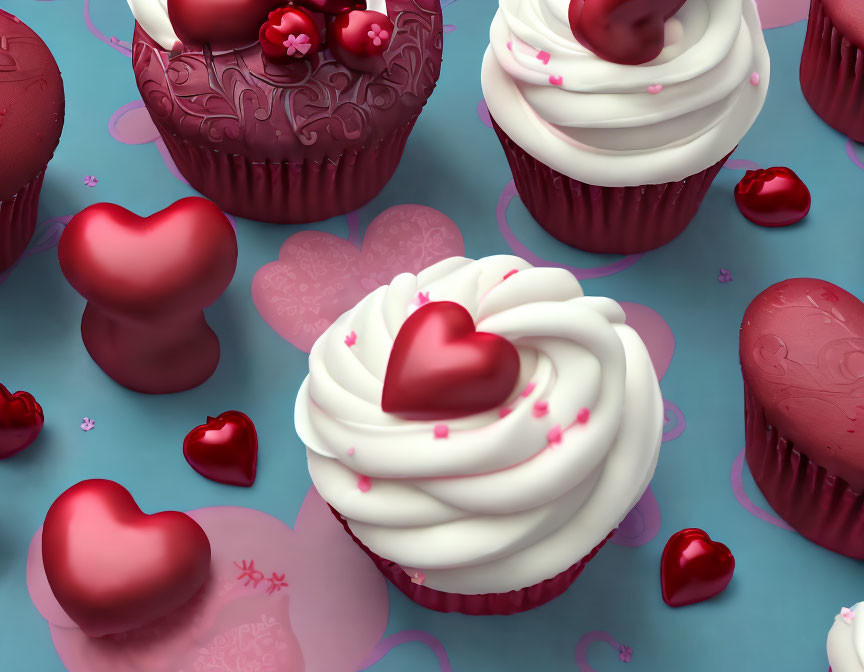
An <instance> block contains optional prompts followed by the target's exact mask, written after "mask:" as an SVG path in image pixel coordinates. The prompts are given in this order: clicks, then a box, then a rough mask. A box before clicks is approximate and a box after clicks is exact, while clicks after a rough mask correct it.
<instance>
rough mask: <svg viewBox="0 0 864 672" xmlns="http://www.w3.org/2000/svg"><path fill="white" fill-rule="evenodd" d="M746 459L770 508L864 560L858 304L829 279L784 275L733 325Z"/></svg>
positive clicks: (862, 357) (863, 310) (861, 310)
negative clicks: (737, 332)
mask: <svg viewBox="0 0 864 672" xmlns="http://www.w3.org/2000/svg"><path fill="white" fill-rule="evenodd" d="M740 354H741V369H742V373H743V376H744V417H745V425H746V440H747V449H746V457H747V463H748V465H749V466H750V471H751V473H752V474H753V479H754V480H755V481H756V484H757V485H758V486H759V488H760V489H761V490H762V494H763V495H765V498H766V499H767V500H768V502H769V504H771V506H772V507H773V509H774V510H775V511H776V512H777V514H778V515H779V516H780V517H781V518H783V519H784V520H785V521H786V522H788V523H789V524H790V525H792V527H794V528H795V529H796V530H798V531H799V532H800V533H801V534H802V535H803V536H805V537H807V538H808V539H810V540H811V541H813V542H815V543H817V544H819V545H820V546H824V547H825V548H828V549H830V550H832V551H835V552H837V553H842V554H843V555H848V556H851V557H854V558H861V559H864V422H862V424H861V425H859V424H858V421H859V420H862V418H864V304H862V303H861V302H860V301H859V300H858V299H857V298H856V297H854V296H852V295H851V294H849V293H848V292H846V291H844V290H843V289H841V288H840V287H837V286H835V285H832V284H831V283H829V282H824V281H822V280H812V279H800V278H799V279H794V280H786V281H784V282H781V283H779V284H776V285H774V286H772V287H769V288H768V289H766V290H765V291H764V292H762V293H761V294H760V295H759V296H757V297H756V298H755V299H754V300H753V302H752V303H751V304H750V306H749V308H747V312H746V313H745V314H744V322H743V325H742V327H741V341H740Z"/></svg>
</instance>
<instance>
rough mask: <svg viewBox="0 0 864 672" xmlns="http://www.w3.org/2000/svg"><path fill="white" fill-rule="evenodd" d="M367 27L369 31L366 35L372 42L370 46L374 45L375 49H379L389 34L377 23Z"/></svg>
mask: <svg viewBox="0 0 864 672" xmlns="http://www.w3.org/2000/svg"><path fill="white" fill-rule="evenodd" d="M369 27H370V28H371V30H370V31H369V32H368V33H366V34H367V35H368V36H369V38H370V39H371V40H372V44H374V45H375V46H376V47H380V46H381V45H382V44H383V43H384V40H389V39H390V32H389V31H387V30H384V29H383V28H382V27H381V26H379V25H378V24H377V23H373V24H372V25H371V26H369Z"/></svg>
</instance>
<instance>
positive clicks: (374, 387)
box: [295, 256, 663, 593]
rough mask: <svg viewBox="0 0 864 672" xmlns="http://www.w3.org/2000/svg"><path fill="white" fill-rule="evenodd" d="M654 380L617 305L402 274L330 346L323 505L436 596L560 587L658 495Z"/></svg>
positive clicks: (312, 453)
mask: <svg viewBox="0 0 864 672" xmlns="http://www.w3.org/2000/svg"><path fill="white" fill-rule="evenodd" d="M662 420H663V413H662V400H661V397H660V391H659V386H658V383H657V377H656V375H655V373H654V369H653V367H652V364H651V360H650V358H649V355H648V352H647V350H646V348H645V346H644V344H643V343H642V341H641V339H640V338H639V336H638V335H637V334H636V332H635V331H633V330H632V329H631V328H630V327H628V326H626V325H625V324H624V313H623V311H622V309H621V307H620V306H619V305H618V304H617V303H615V302H614V301H612V300H611V299H605V298H599V297H585V296H583V293H582V289H581V287H580V286H579V283H578V282H577V281H576V279H575V278H574V277H573V276H572V275H571V274H570V273H568V272H567V271H564V270H561V269H552V268H533V267H532V266H531V265H530V264H528V263H527V262H525V261H523V260H522V259H519V258H517V257H509V256H499V257H488V258H486V259H481V260H479V261H472V260H470V259H463V258H452V259H448V260H445V261H442V262H440V263H438V264H435V265H434V266H431V267H430V268H428V269H426V270H425V271H422V272H421V273H419V274H418V275H417V276H414V275H410V274H403V275H400V276H398V277H397V278H396V279H395V280H394V281H393V282H392V284H390V285H389V286H387V287H381V288H379V289H378V290H376V291H374V292H373V293H372V294H370V295H369V296H367V297H366V298H365V299H363V300H362V301H361V302H360V303H359V304H358V305H357V306H356V307H355V308H354V309H352V310H351V311H349V312H348V313H346V314H344V315H342V316H341V317H340V318H339V319H338V320H337V321H336V322H335V323H334V324H333V325H332V326H331V327H330V328H329V329H328V330H327V332H326V333H325V334H324V335H323V336H322V337H321V338H320V339H319V340H318V341H317V342H316V344H315V346H314V347H313V349H312V352H311V354H310V358H309V376H308V377H307V379H306V380H305V382H304V383H303V386H302V388H301V390H300V393H299V395H298V398H297V405H296V410H295V422H296V427H297V431H298V434H299V435H300V437H301V439H302V440H303V442H304V443H305V444H306V446H307V447H308V451H307V452H308V458H309V469H310V472H311V475H312V479H313V481H314V482H315V486H316V487H317V489H318V491H319V492H320V493H321V495H322V496H323V497H324V498H325V499H326V500H327V501H328V502H329V503H330V504H331V505H332V506H333V507H334V508H335V509H337V510H338V511H339V512H340V513H341V514H342V515H343V516H344V517H345V518H346V519H347V521H348V524H349V526H350V528H351V530H352V531H353V532H354V534H355V535H356V536H357V537H358V538H359V539H360V540H361V541H362V542H363V543H364V544H366V545H367V546H369V548H371V549H372V550H373V551H374V552H376V553H377V554H379V555H380V556H382V557H384V558H387V559H390V560H393V561H394V562H397V563H399V564H400V565H401V566H402V567H403V568H404V569H405V570H406V571H407V572H409V573H411V574H412V576H413V575H414V574H415V573H416V575H417V576H418V577H422V580H423V582H424V585H426V586H429V587H431V588H433V589H438V590H444V591H447V592H464V593H484V592H506V591H509V590H514V589H519V588H523V587H526V586H529V585H533V584H534V583H537V582H539V581H542V580H544V579H547V578H550V577H552V576H555V575H557V574H558V573H560V572H561V571H563V570H565V569H567V568H569V567H570V566H571V565H573V564H574V563H575V562H577V561H578V560H579V559H581V558H582V557H584V556H585V555H587V554H588V553H589V552H590V551H591V550H592V549H593V548H594V547H595V546H597V545H598V544H599V543H600V542H601V541H602V540H603V539H604V538H605V537H606V535H607V534H608V533H609V532H610V531H611V530H613V529H614V528H615V527H617V525H618V523H620V521H621V520H622V519H623V518H624V516H625V515H626V514H627V513H628V512H629V510H630V509H631V508H632V507H633V506H634V505H635V503H636V502H637V501H638V499H639V497H640V496H641V495H642V493H643V492H644V490H645V488H646V487H647V485H648V481H649V480H650V478H651V475H652V474H653V471H654V466H655V464H656V460H657V455H658V450H659V445H660V436H661V432H662Z"/></svg>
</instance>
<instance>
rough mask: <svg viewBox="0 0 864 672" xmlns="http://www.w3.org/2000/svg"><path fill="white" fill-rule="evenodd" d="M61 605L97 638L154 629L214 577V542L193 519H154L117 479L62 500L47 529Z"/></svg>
mask: <svg viewBox="0 0 864 672" xmlns="http://www.w3.org/2000/svg"><path fill="white" fill-rule="evenodd" d="M42 561H43V563H44V564H45V575H46V577H47V578H48V584H49V585H50V586H51V591H52V592H53V593H54V597H55V598H57V602H59V603H60V606H61V607H63V610H64V611H65V612H66V614H68V616H69V618H71V619H72V620H73V621H75V623H77V624H78V626H79V627H80V628H81V630H83V631H84V633H85V634H87V635H88V636H90V637H103V636H105V635H110V634H115V633H119V632H126V631H128V630H132V629H134V628H138V627H141V626H143V625H147V624H148V623H152V622H153V621H155V620H157V619H159V618H161V617H163V616H166V615H168V614H170V613H171V612H173V611H174V610H175V609H177V608H179V607H181V606H183V605H184V604H185V603H186V602H188V601H189V599H190V598H191V597H192V596H193V595H195V593H197V592H198V590H199V589H200V588H201V586H203V585H204V582H205V581H206V580H207V577H208V575H209V573H210V542H209V540H208V539H207V535H206V534H205V533H204V530H202V529H201V527H200V526H199V525H198V523H196V522H195V521H194V520H192V518H190V517H189V516H187V515H186V514H185V513H179V512H177V511H165V512H163V513H156V514H153V515H151V516H148V515H146V514H144V513H142V512H141V509H139V508H138V505H137V504H136V503H135V500H134V499H133V498H132V495H130V494H129V492H128V491H127V490H126V488H124V487H123V486H122V485H120V484H118V483H115V482H114V481H106V480H90V481H82V482H81V483H78V484H77V485H73V486H72V487H71V488H69V489H68V490H67V491H66V492H64V493H63V494H62V495H60V496H59V497H58V498H57V499H56V500H55V501H54V503H53V504H52V505H51V508H50V509H48V513H47V515H46V516H45V524H44V525H43V527H42Z"/></svg>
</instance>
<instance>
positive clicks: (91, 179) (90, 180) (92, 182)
mask: <svg viewBox="0 0 864 672" xmlns="http://www.w3.org/2000/svg"><path fill="white" fill-rule="evenodd" d="M97 184H99V180H98V179H96V176H95V175H87V176H86V177H85V178H84V186H85V187H95V186H96V185H97Z"/></svg>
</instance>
